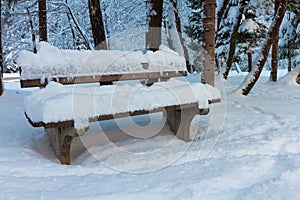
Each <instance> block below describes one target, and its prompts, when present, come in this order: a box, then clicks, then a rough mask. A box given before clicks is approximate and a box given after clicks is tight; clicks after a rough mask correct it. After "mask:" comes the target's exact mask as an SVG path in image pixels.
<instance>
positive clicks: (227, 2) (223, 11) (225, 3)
mask: <svg viewBox="0 0 300 200" xmlns="http://www.w3.org/2000/svg"><path fill="white" fill-rule="evenodd" d="M228 5H229V0H224V1H223V4H222V5H220V6H221V8H220V10H219V12H218V14H217V17H218V18H217V30H219V28H220V25H221V20H222V18H223V16H224V13H225V10H226V8H227V6H228Z"/></svg>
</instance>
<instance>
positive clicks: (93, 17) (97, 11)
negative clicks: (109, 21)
mask: <svg viewBox="0 0 300 200" xmlns="http://www.w3.org/2000/svg"><path fill="white" fill-rule="evenodd" d="M88 4H89V12H90V21H91V25H92V34H93V38H94V45H95V49H96V50H100V49H102V50H106V49H107V45H106V36H105V30H104V24H103V18H102V11H101V7H100V0H88Z"/></svg>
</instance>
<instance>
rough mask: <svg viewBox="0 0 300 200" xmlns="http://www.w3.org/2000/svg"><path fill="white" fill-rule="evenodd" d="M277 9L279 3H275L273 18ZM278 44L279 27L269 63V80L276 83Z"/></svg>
mask: <svg viewBox="0 0 300 200" xmlns="http://www.w3.org/2000/svg"><path fill="white" fill-rule="evenodd" d="M278 7H279V1H278V0H276V1H275V5H274V13H275V14H274V18H275V16H276V13H277V10H278ZM278 42H279V27H278V29H276V31H275V34H274V39H273V46H272V62H271V74H270V80H271V81H274V82H276V81H277V71H278Z"/></svg>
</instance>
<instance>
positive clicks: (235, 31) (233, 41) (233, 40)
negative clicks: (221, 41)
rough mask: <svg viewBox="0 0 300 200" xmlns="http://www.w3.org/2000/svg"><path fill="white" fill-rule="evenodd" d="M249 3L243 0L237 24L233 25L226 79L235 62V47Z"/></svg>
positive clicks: (225, 73) (237, 16) (224, 74)
mask: <svg viewBox="0 0 300 200" xmlns="http://www.w3.org/2000/svg"><path fill="white" fill-rule="evenodd" d="M247 4H248V0H241V2H240V5H239V9H238V12H237V15H236V21H235V24H234V25H233V30H232V34H231V38H230V47H229V52H228V58H227V63H226V69H225V72H224V73H223V77H224V79H227V77H228V75H229V71H230V69H231V66H232V63H233V58H234V54H235V47H236V43H237V37H238V30H239V27H240V25H241V20H242V16H243V13H244V10H245V7H246V5H247Z"/></svg>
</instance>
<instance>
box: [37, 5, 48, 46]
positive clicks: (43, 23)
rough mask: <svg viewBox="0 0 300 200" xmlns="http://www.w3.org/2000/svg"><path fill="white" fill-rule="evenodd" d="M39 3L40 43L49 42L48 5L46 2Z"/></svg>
mask: <svg viewBox="0 0 300 200" xmlns="http://www.w3.org/2000/svg"><path fill="white" fill-rule="evenodd" d="M38 3H39V34H40V41H45V42H47V40H48V38H47V3H46V0H38Z"/></svg>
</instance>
